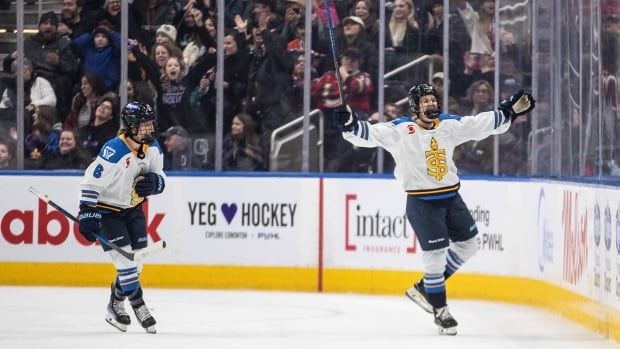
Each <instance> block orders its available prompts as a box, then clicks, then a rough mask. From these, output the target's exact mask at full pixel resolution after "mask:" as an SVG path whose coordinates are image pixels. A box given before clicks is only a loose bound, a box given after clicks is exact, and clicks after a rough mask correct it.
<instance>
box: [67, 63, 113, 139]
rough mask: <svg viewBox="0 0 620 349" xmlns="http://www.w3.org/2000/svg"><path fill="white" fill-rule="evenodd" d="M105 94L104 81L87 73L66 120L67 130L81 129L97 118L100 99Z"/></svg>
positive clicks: (83, 77) (95, 75)
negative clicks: (96, 111) (96, 112)
mask: <svg viewBox="0 0 620 349" xmlns="http://www.w3.org/2000/svg"><path fill="white" fill-rule="evenodd" d="M104 93H105V85H104V84H103V80H101V78H100V77H99V75H97V74H92V73H86V74H84V76H82V79H81V82H80V91H79V92H78V93H76V95H75V96H74V97H73V101H72V103H71V111H70V112H69V115H67V117H66V118H65V121H64V123H63V127H64V128H65V129H81V128H83V127H86V126H88V125H89V124H90V123H91V121H92V120H93V119H94V118H95V109H96V108H97V104H98V103H99V98H101V96H102V95H103V94H104Z"/></svg>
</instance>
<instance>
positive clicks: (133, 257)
mask: <svg viewBox="0 0 620 349" xmlns="http://www.w3.org/2000/svg"><path fill="white" fill-rule="evenodd" d="M28 190H29V191H30V192H31V193H32V194H34V195H35V196H36V197H38V198H39V199H40V200H43V202H45V203H46V204H48V205H50V206H52V207H53V208H55V209H57V210H58V211H60V213H62V214H64V215H65V216H66V217H67V218H69V219H71V220H72V221H74V222H75V223H79V220H78V219H77V218H76V217H75V216H74V215H72V214H71V213H69V212H68V211H67V210H65V209H64V208H62V207H60V206H59V205H58V204H57V203H55V202H54V201H52V200H50V199H49V198H48V197H47V195H45V194H43V193H41V192H39V191H38V190H36V189H35V188H33V187H30V188H28ZM95 236H96V237H97V239H98V240H99V241H101V243H102V244H104V245H106V246H108V247H109V248H111V249H113V250H114V251H116V252H118V253H119V254H121V255H122V256H123V257H125V258H127V259H129V260H130V261H137V260H141V259H142V258H144V257H146V256H149V255H152V254H154V253H157V252H159V251H161V250H163V249H164V248H166V241H164V240H159V241H157V242H155V243H153V244H150V245H149V246H147V247H145V248H142V249H140V250H138V251H136V252H128V251H125V250H123V249H122V248H120V247H118V245H116V244H115V243H113V242H110V241H108V239H106V238H105V237H103V236H102V235H101V234H96V235H95Z"/></svg>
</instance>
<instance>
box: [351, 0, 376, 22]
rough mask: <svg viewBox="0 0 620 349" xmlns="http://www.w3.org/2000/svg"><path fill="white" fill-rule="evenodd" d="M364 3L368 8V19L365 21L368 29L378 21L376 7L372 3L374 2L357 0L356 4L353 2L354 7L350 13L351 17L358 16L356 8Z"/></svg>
mask: <svg viewBox="0 0 620 349" xmlns="http://www.w3.org/2000/svg"><path fill="white" fill-rule="evenodd" d="M360 2H363V3H365V4H366V8H368V19H367V20H365V21H364V24H366V28H368V26H369V25H372V24H374V23H375V22H376V21H377V13H376V11H375V5H374V4H373V3H372V1H370V0H355V2H353V6H351V11H349V13H350V14H349V16H357V15H356V14H355V8H356V7H357V4H358V3H360Z"/></svg>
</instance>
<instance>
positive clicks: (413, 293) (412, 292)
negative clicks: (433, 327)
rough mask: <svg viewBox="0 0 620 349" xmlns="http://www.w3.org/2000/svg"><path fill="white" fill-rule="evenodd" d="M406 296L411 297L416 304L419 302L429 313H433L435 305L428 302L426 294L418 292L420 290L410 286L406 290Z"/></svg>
mask: <svg viewBox="0 0 620 349" xmlns="http://www.w3.org/2000/svg"><path fill="white" fill-rule="evenodd" d="M405 296H407V298H409V299H411V300H412V301H413V302H414V303H415V304H417V305H418V306H419V307H420V308H422V310H424V311H425V312H427V313H429V314H432V313H433V306H432V305H430V304H428V302H427V301H426V299H424V296H422V294H421V293H420V292H418V290H416V289H415V288H410V289H408V290H407V291H405Z"/></svg>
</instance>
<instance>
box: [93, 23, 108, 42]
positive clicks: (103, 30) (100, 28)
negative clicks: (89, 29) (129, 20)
mask: <svg viewBox="0 0 620 349" xmlns="http://www.w3.org/2000/svg"><path fill="white" fill-rule="evenodd" d="M97 34H103V35H105V36H106V37H107V38H108V40H110V29H108V27H106V26H104V25H100V26H97V27H95V29H94V30H93V38H94V37H95V36H96V35H97Z"/></svg>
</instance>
